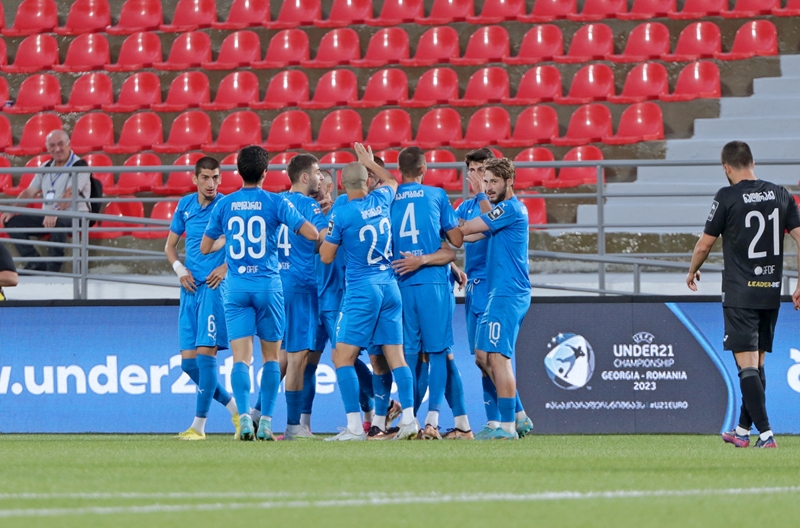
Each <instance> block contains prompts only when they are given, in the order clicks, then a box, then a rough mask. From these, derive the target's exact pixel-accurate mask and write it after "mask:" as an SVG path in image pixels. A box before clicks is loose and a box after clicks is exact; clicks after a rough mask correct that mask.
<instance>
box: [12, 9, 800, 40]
mask: <svg viewBox="0 0 800 528" xmlns="http://www.w3.org/2000/svg"><path fill="white" fill-rule="evenodd" d="M372 4H373V2H372V0H334V2H333V5H332V7H331V11H330V13H329V14H328V17H327V18H325V19H323V16H322V4H321V1H320V0H292V1H288V2H283V3H282V5H281V10H280V13H279V14H278V17H277V19H276V20H275V21H274V22H272V21H270V5H269V0H234V1H233V2H232V4H231V6H230V12H229V14H228V18H227V20H226V21H225V22H220V21H219V20H218V18H217V9H216V3H215V0H180V1H179V2H178V5H177V6H176V9H175V12H174V14H173V17H172V22H171V23H170V24H164V16H163V9H162V5H161V1H160V0H128V1H127V2H125V4H124V5H123V7H122V11H121V13H120V16H119V22H118V24H117V25H113V26H112V25H111V9H110V7H109V3H108V0H78V1H77V2H74V3H73V5H72V6H71V8H70V12H69V16H68V18H67V21H66V24H65V25H64V26H59V22H58V9H57V6H56V2H55V0H23V2H22V3H21V4H20V5H19V7H18V8H17V10H16V13H15V16H14V23H13V25H12V27H11V28H9V29H3V34H5V35H9V36H20V35H30V34H34V33H44V32H49V31H55V32H56V33H58V34H62V35H78V34H82V33H87V32H98V31H107V32H108V33H112V34H130V33H134V32H136V31H141V30H161V31H168V32H182V31H192V30H195V29H200V28H209V27H210V28H215V29H242V28H245V27H252V26H265V27H268V28H290V27H296V26H301V25H316V26H318V27H344V26H349V25H353V24H369V25H375V26H394V25H397V24H401V23H409V22H415V23H417V24H428V25H441V24H449V23H452V22H461V21H466V22H469V23H473V24H495V23H498V22H501V21H504V20H517V21H520V22H527V23H530V22H549V21H552V20H555V19H569V20H576V21H582V22H585V21H594V20H601V19H604V18H620V19H624V20H641V19H649V18H653V17H665V16H668V17H670V18H677V19H693V18H703V17H706V16H712V15H721V16H723V17H729V18H749V17H754V16H758V15H767V14H772V15H776V16H797V15H798V14H800V0H788V1H787V3H786V7H785V8H781V2H780V0H737V1H736V2H735V5H734V8H733V9H728V0H687V1H686V2H685V3H684V5H683V9H682V10H681V11H680V12H678V11H677V5H676V1H675V0H634V2H633V6H632V8H631V10H630V11H628V2H627V0H586V1H585V2H584V3H583V9H582V10H581V12H580V13H578V11H577V1H576V0H537V1H536V2H535V3H534V6H533V9H532V11H531V13H530V14H528V13H527V11H526V1H525V0H486V1H484V2H483V9H482V11H481V14H480V15H478V16H476V15H475V6H474V2H473V0H436V1H434V2H433V5H432V9H431V11H430V13H429V15H428V16H427V17H426V16H425V11H424V2H423V0H411V1H409V0H386V1H385V2H383V7H382V9H381V12H380V14H379V15H378V16H377V17H374V12H373V5H372ZM0 15H2V6H0ZM0 21H1V22H0V27H2V23H3V22H4V21H5V17H4V16H0Z"/></svg>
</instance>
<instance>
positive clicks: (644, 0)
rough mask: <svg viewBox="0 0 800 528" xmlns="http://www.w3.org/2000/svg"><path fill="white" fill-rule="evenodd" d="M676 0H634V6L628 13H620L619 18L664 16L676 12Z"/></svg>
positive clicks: (639, 18)
mask: <svg viewBox="0 0 800 528" xmlns="http://www.w3.org/2000/svg"><path fill="white" fill-rule="evenodd" d="M677 10H678V9H677V5H676V1H675V0H633V6H632V7H631V10H630V11H629V12H627V13H618V14H617V18H619V19H622V20H648V19H651V18H656V17H659V18H663V17H666V16H668V15H669V14H670V13H674V12H676V11H677Z"/></svg>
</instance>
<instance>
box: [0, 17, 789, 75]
mask: <svg viewBox="0 0 800 528" xmlns="http://www.w3.org/2000/svg"><path fill="white" fill-rule="evenodd" d="M318 50H319V51H318V52H317V55H316V57H315V58H314V59H313V60H311V59H310V53H311V52H310V47H309V42H308V35H307V34H306V33H305V32H304V31H301V30H285V31H283V32H281V33H279V34H277V35H275V36H274V37H273V38H272V39H271V40H270V43H269V46H268V48H267V52H266V56H265V58H264V59H263V60H262V59H261V41H260V38H259V36H258V34H256V33H255V32H253V31H249V30H245V31H237V32H235V33H232V34H230V35H229V36H228V37H226V38H225V40H224V41H223V43H222V47H221V49H220V52H219V54H218V55H217V58H216V60H215V61H214V60H212V51H211V37H209V36H208V34H206V33H203V32H200V31H194V32H188V33H183V34H181V35H180V36H179V37H178V38H177V39H176V40H175V43H174V44H173V46H172V49H171V50H170V54H169V57H168V59H167V60H166V61H164V60H163V53H162V50H161V39H160V38H159V37H158V35H157V34H155V33H137V34H134V35H131V36H130V37H128V38H127V39H126V40H125V42H123V44H122V47H121V49H120V52H119V56H118V57H117V62H115V63H113V64H112V62H111V52H110V46H109V43H108V39H107V38H106V37H105V36H103V35H98V34H92V33H89V34H83V35H80V36H78V37H77V38H76V39H75V40H73V41H72V42H71V43H70V45H69V49H68V50H67V54H66V58H65V60H64V63H63V64H60V63H59V61H60V58H59V48H58V42H57V41H56V39H55V38H54V37H52V36H50V35H31V36H29V37H27V38H25V39H24V40H23V41H22V42H21V43H20V44H19V46H18V48H17V50H16V53H15V57H14V62H13V64H11V65H8V64H6V63H7V52H6V45H5V42H4V41H2V40H0V66H2V70H3V71H4V72H6V73H32V72H37V71H41V70H50V69H52V70H55V71H60V72H81V71H90V70H98V69H106V70H108V71H134V70H140V69H142V68H146V67H153V68H155V69H159V70H184V69H186V68H190V67H202V68H203V69H206V70H236V69H238V68H242V67H252V68H283V67H285V66H289V65H301V66H303V67H306V68H331V67H335V66H341V65H350V66H353V67H380V66H385V65H387V64H400V65H402V66H413V67H418V66H431V65H434V64H439V63H451V64H455V65H480V64H486V63H489V62H505V63H508V64H532V63H536V62H540V61H546V60H554V61H556V62H560V63H580V62H588V61H591V60H610V61H613V62H642V61H645V60H648V59H661V60H665V61H691V60H697V59H698V58H704V57H714V58H716V59H719V60H739V59H745V58H749V57H753V56H759V55H776V54H777V53H778V36H777V30H776V28H775V26H774V24H772V22H770V21H768V20H754V21H750V22H746V23H745V24H744V25H743V26H742V27H740V28H739V29H738V30H737V32H736V35H735V37H734V41H733V45H732V46H731V49H730V51H729V52H722V40H721V35H720V29H719V27H718V26H717V25H716V24H714V23H713V22H697V23H693V24H690V25H689V26H687V27H686V28H684V29H683V31H681V33H680V35H679V37H678V42H677V44H676V46H675V49H674V50H673V52H672V53H670V33H669V29H668V28H667V27H666V26H665V25H663V24H661V23H658V22H646V23H643V24H640V25H638V26H636V27H635V28H634V29H633V30H632V31H631V33H630V35H629V36H628V39H627V43H626V45H625V48H624V50H623V52H622V53H620V54H616V53H614V32H613V30H612V29H611V28H610V27H609V26H607V25H605V24H588V25H584V26H581V27H580V28H579V29H578V30H577V31H576V32H575V34H574V35H573V37H572V41H571V44H570V47H569V51H568V53H567V54H566V55H565V54H564V37H563V35H562V32H561V29H560V28H558V27H557V26H554V25H541V26H535V27H533V28H532V29H530V30H529V31H528V32H527V33H526V34H525V36H524V37H523V39H522V42H521V44H520V49H519V53H518V54H517V55H516V56H513V57H512V56H511V45H510V39H509V34H508V31H507V30H506V29H505V28H503V27H501V26H487V27H483V28H480V29H479V30H477V31H476V32H475V33H473V34H472V36H471V37H470V39H469V42H468V44H467V48H466V51H465V53H464V55H463V56H461V52H460V48H459V37H458V32H457V31H456V29H455V28H453V27H450V26H441V27H435V28H431V29H429V30H428V31H427V32H425V33H424V34H423V35H422V36H421V37H420V39H419V42H418V43H417V48H416V53H415V55H414V57H413V58H411V57H410V44H409V37H408V34H407V33H406V31H405V30H404V29H402V28H386V29H382V30H380V31H378V32H377V33H376V34H375V35H374V36H373V37H372V38H371V39H370V42H369V45H368V47H367V51H366V54H365V56H364V58H363V59H362V58H361V43H360V41H359V36H358V33H356V31H355V30H353V29H350V28H343V29H334V30H332V31H330V32H328V33H326V34H325V35H323V37H322V39H321V41H320V43H319V48H318Z"/></svg>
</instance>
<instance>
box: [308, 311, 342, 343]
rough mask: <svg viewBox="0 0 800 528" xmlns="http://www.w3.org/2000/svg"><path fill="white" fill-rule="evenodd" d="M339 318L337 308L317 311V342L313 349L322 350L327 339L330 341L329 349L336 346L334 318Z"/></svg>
mask: <svg viewBox="0 0 800 528" xmlns="http://www.w3.org/2000/svg"><path fill="white" fill-rule="evenodd" d="M338 318H339V310H326V311H324V312H320V313H319V324H318V325H317V343H316V346H315V347H314V350H316V351H317V352H322V351H324V350H325V345H326V344H327V343H328V341H330V342H331V349H334V348H336V320H337V319H338Z"/></svg>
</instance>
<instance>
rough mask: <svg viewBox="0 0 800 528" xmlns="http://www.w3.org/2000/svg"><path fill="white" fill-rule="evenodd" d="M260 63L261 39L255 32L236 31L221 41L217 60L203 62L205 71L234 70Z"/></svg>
mask: <svg viewBox="0 0 800 528" xmlns="http://www.w3.org/2000/svg"><path fill="white" fill-rule="evenodd" d="M260 61H261V39H259V37H258V33H256V32H255V31H249V30H246V31H236V32H234V33H231V34H230V35H228V36H227V37H225V40H223V41H222V48H220V50H219V55H217V60H216V61H214V62H204V63H203V64H202V67H203V69H206V70H235V69H237V68H246V67H248V66H250V65H251V64H252V63H254V62H260Z"/></svg>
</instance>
